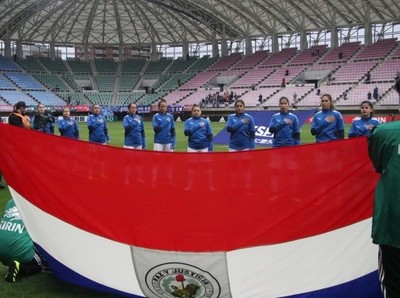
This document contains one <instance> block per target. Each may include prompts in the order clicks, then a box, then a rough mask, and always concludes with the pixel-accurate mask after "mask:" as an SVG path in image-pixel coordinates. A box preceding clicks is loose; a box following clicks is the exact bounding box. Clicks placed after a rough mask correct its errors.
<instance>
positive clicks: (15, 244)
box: [0, 200, 35, 266]
mask: <svg viewBox="0 0 400 298" xmlns="http://www.w3.org/2000/svg"><path fill="white" fill-rule="evenodd" d="M34 255H35V249H34V246H33V242H32V239H31V237H30V236H29V234H28V232H27V231H26V228H25V225H24V223H23V222H22V219H21V216H20V215H19V212H18V209H17V207H16V206H15V203H14V200H9V201H8V202H7V204H6V208H5V211H4V215H3V217H2V219H1V222H0V261H1V262H2V263H3V264H4V265H7V266H8V264H9V263H10V262H11V261H13V260H16V261H19V262H22V263H25V262H30V261H32V259H33V257H34Z"/></svg>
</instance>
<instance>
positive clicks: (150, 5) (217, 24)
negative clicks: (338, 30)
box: [0, 0, 400, 46]
mask: <svg viewBox="0 0 400 298" xmlns="http://www.w3.org/2000/svg"><path fill="white" fill-rule="evenodd" d="M399 3H400V2H398V0H279V1H277V0H64V1H61V0H0V39H1V40H7V39H9V40H22V41H23V42H32V43H51V42H54V43H55V44H83V45H86V44H87V45H98V46H102V45H107V46H119V45H134V46H143V45H150V44H159V45H160V44H182V43H184V42H188V43H201V42H211V41H212V40H221V39H227V40H235V39H245V38H247V37H267V36H272V35H274V34H290V33H296V32H307V31H323V30H327V29H331V28H333V27H353V26H364V25H365V24H368V23H371V24H373V23H388V22H398V21H400V4H399Z"/></svg>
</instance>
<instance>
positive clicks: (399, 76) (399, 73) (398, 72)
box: [394, 70, 400, 81]
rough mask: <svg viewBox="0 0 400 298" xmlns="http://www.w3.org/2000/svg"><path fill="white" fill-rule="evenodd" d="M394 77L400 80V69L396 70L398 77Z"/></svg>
mask: <svg viewBox="0 0 400 298" xmlns="http://www.w3.org/2000/svg"><path fill="white" fill-rule="evenodd" d="M394 79H395V81H398V80H400V70H398V71H397V72H396V77H395V78H394Z"/></svg>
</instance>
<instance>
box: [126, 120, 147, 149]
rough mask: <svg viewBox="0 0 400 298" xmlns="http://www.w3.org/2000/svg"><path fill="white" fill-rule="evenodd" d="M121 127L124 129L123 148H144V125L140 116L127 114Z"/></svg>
mask: <svg viewBox="0 0 400 298" xmlns="http://www.w3.org/2000/svg"><path fill="white" fill-rule="evenodd" d="M122 125H123V126H124V129H125V140H124V145H125V146H132V147H137V146H142V148H146V144H145V134H144V125H143V119H142V117H141V116H139V115H132V114H128V115H126V116H125V117H124V120H123V121H122Z"/></svg>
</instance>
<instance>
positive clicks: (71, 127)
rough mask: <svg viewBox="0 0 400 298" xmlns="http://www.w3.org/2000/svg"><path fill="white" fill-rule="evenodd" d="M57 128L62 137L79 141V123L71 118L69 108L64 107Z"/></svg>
mask: <svg viewBox="0 0 400 298" xmlns="http://www.w3.org/2000/svg"><path fill="white" fill-rule="evenodd" d="M57 126H58V130H59V132H60V134H61V136H63V137H68V138H72V139H76V140H79V126H78V122H77V121H76V120H75V119H74V118H71V112H70V110H69V108H68V107H64V109H63V116H62V118H61V119H59V120H58V121H57Z"/></svg>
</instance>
